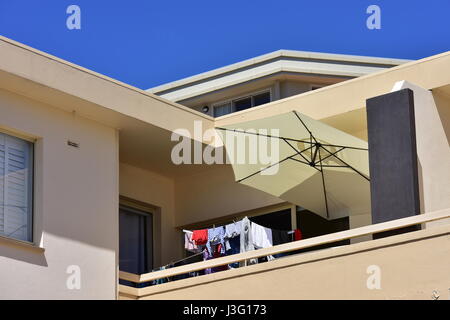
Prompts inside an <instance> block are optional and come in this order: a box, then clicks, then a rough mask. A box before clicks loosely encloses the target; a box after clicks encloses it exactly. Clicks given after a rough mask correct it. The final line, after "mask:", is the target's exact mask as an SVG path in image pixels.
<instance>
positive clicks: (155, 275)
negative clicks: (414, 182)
mask: <svg viewBox="0 0 450 320" xmlns="http://www.w3.org/2000/svg"><path fill="white" fill-rule="evenodd" d="M446 218H450V209H444V210H440V211H435V212H431V213H425V214H420V215H416V216H412V217H407V218H402V219H397V220H393V221H388V222H383V223H378V224H373V225H368V226H364V227H360V228H356V229H351V230H346V231H341V232H336V233H331V234H327V235H323V236H319V237H314V238H309V239H304V240H299V241H294V242H290V243H285V244H281V245H277V246H273V247H270V248H264V249H259V250H254V251H249V252H245V253H240V254H235V255H230V256H225V257H220V258H216V259H212V260H208V261H202V262H196V263H192V264H188V265H184V266H179V267H174V268H171V269H167V270H161V271H154V272H150V273H146V274H141V275H137V274H131V273H127V272H123V271H120V272H119V278H120V279H122V280H127V281H130V282H133V283H144V282H149V281H152V280H157V279H164V278H169V277H173V276H177V275H181V274H187V273H190V272H195V271H199V270H204V269H207V268H214V267H219V266H223V265H228V264H232V263H236V262H242V261H248V260H250V259H256V258H260V257H265V256H269V255H275V254H280V253H286V252H292V251H296V250H301V249H306V248H311V247H315V246H319V245H323V244H329V243H334V242H338V241H342V240H347V239H353V238H358V237H362V236H366V235H371V234H375V233H380V232H385V231H391V230H395V229H401V228H405V227H409V226H414V225H419V224H423V223H427V222H432V221H436V220H442V219H446ZM267 263H270V262H267ZM224 272H227V271H222V272H220V273H224ZM201 277H206V275H205V276H201ZM180 281H183V280H179V281H177V282H180ZM152 287H154V286H152ZM145 289H146V288H133V287H129V286H125V285H119V292H120V294H122V295H125V296H128V297H132V298H140V297H142V296H144V295H145V292H146V291H145Z"/></svg>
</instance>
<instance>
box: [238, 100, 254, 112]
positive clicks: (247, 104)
mask: <svg viewBox="0 0 450 320" xmlns="http://www.w3.org/2000/svg"><path fill="white" fill-rule="evenodd" d="M251 107H252V98H251V97H248V98H244V99H239V100H235V101H234V109H235V111H241V110H245V109H248V108H251Z"/></svg>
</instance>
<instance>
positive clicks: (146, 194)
mask: <svg viewBox="0 0 450 320" xmlns="http://www.w3.org/2000/svg"><path fill="white" fill-rule="evenodd" d="M120 195H121V196H125V197H127V198H129V199H132V200H137V201H140V202H143V203H145V204H147V205H150V206H154V207H156V216H155V217H154V231H155V234H154V266H155V267H159V266H161V265H164V264H167V263H169V262H170V261H174V260H176V259H179V258H180V257H181V255H182V253H183V251H182V250H183V246H182V241H181V240H182V238H181V231H180V230H178V229H176V222H175V219H176V217H175V186H174V181H173V180H172V179H169V178H166V177H164V176H162V175H160V174H158V173H155V172H152V171H148V170H144V169H141V168H137V167H134V166H132V165H129V164H125V163H121V164H120Z"/></svg>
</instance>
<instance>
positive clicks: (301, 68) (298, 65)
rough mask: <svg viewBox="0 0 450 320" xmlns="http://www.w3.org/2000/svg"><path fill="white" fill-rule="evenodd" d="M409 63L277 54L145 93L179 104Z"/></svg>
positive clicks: (367, 72) (363, 73) (281, 52)
mask: <svg viewBox="0 0 450 320" xmlns="http://www.w3.org/2000/svg"><path fill="white" fill-rule="evenodd" d="M409 61H410V60H404V59H388V58H376V57H363V56H351V55H340V54H328V53H316V52H304V51H292V50H278V51H275V52H272V53H269V54H265V55H262V56H259V57H256V58H253V59H249V60H245V61H242V62H239V63H235V64H232V65H229V66H226V67H223V68H219V69H215V70H212V71H208V72H205V73H201V74H199V75H196V76H193V77H188V78H185V79H181V80H178V81H174V82H170V83H168V84H164V85H161V86H158V87H155V88H150V89H148V90H147V91H148V92H152V93H154V94H157V95H159V96H161V97H164V98H166V99H169V100H171V101H183V100H186V99H190V98H192V97H197V96H201V95H204V94H206V93H209V92H213V91H217V90H223V89H224V88H228V87H231V86H236V85H238V84H242V83H245V82H249V81H254V80H256V79H260V78H264V77H269V76H272V75H275V74H279V73H288V74H298V75H299V76H300V78H302V77H305V76H306V77H307V76H315V77H318V76H319V77H320V76H322V77H341V78H344V79H345V78H354V77H359V76H362V75H366V74H369V73H373V72H377V71H380V70H384V69H386V68H391V67H393V66H397V65H400V64H403V63H406V62H409Z"/></svg>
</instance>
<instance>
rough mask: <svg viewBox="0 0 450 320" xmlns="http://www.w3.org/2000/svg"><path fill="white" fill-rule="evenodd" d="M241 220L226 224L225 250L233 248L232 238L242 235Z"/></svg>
mask: <svg viewBox="0 0 450 320" xmlns="http://www.w3.org/2000/svg"><path fill="white" fill-rule="evenodd" d="M241 224H242V222H241V221H238V222H233V223H230V224H227V225H226V226H225V250H226V251H228V250H231V246H230V239H233V238H237V237H239V236H240V235H241Z"/></svg>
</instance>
